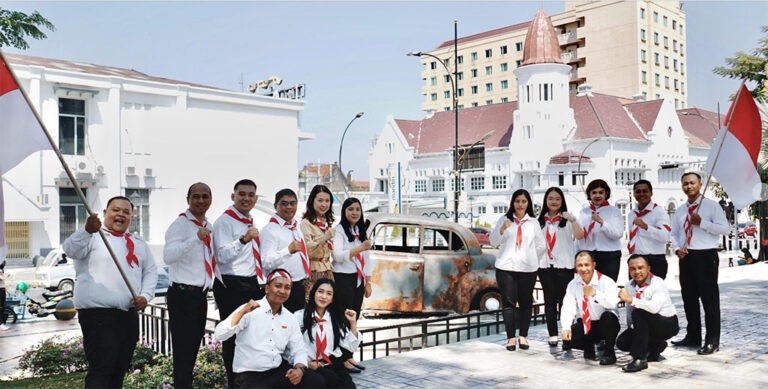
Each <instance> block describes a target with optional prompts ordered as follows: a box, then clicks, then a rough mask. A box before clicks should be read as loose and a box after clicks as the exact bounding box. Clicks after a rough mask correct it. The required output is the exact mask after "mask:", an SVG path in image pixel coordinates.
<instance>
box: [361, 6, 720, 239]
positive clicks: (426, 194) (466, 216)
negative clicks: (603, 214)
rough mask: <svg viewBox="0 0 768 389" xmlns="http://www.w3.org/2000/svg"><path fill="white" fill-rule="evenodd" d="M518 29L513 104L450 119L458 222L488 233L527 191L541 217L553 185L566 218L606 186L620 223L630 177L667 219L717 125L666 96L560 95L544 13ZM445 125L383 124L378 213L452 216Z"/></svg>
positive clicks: (562, 83) (377, 155)
mask: <svg viewBox="0 0 768 389" xmlns="http://www.w3.org/2000/svg"><path fill="white" fill-rule="evenodd" d="M528 25H529V29H530V30H534V31H540V32H541V33H540V34H528V37H527V38H526V40H525V45H527V46H528V49H527V50H525V55H524V56H523V59H522V61H523V62H522V63H521V66H520V67H519V68H517V69H516V70H515V72H514V75H515V76H516V85H517V87H516V88H515V91H516V96H514V97H515V98H514V101H510V102H507V103H497V104H490V105H482V106H478V107H470V108H465V109H462V110H459V139H458V144H459V145H460V146H459V149H460V155H466V156H467V160H466V161H463V163H462V164H461V166H462V170H461V184H460V185H461V202H460V209H459V211H460V213H461V220H462V221H463V222H465V223H466V222H471V223H485V224H492V223H494V222H495V221H496V220H497V219H498V218H499V217H500V216H501V214H503V213H505V212H506V210H507V207H508V206H509V202H510V197H511V195H512V193H513V191H514V190H516V189H518V188H523V189H527V190H528V191H529V192H531V194H532V196H533V201H534V203H535V206H536V207H540V206H541V205H542V204H543V194H544V192H545V190H546V189H547V188H549V187H550V186H559V187H560V188H561V189H563V191H564V192H565V194H566V202H567V204H568V207H569V209H571V210H573V211H575V210H577V209H579V208H580V207H582V206H584V205H585V204H586V203H587V197H586V194H585V193H584V190H585V188H586V185H587V183H589V181H591V180H593V179H597V178H601V179H604V180H606V181H607V182H608V183H609V185H610V186H611V187H612V188H613V191H612V196H611V202H612V203H615V204H616V205H617V206H618V207H619V208H620V209H621V210H622V212H624V213H625V214H626V213H627V212H628V210H629V209H631V206H632V202H633V199H632V198H631V195H630V192H631V187H632V184H633V183H634V182H636V181H637V180H639V179H647V180H650V181H651V182H652V183H653V185H654V201H655V202H656V203H657V204H659V206H664V207H665V209H667V210H668V211H669V212H673V211H674V209H675V208H676V206H677V205H679V204H681V203H682V202H683V201H684V195H683V193H682V192H681V190H680V176H681V175H682V173H683V172H684V171H699V172H701V171H702V170H703V167H704V164H705V160H706V158H707V155H708V152H709V149H710V145H711V143H712V142H713V141H714V138H715V136H716V133H717V130H718V128H719V124H718V119H717V115H716V114H715V113H712V112H708V111H704V110H700V109H696V108H690V109H676V107H675V102H674V100H673V99H672V98H669V97H666V98H660V99H654V100H650V101H645V100H643V99H642V98H641V97H640V96H638V97H637V98H636V99H632V98H627V97H621V96H615V95H611V94H606V93H597V92H593V90H592V88H591V87H590V86H589V85H588V84H582V85H579V88H578V91H576V92H573V91H570V88H569V86H568V85H569V84H570V81H569V75H568V73H569V69H568V66H567V64H566V63H565V62H566V61H563V60H562V57H561V56H559V55H557V54H555V55H553V54H552V53H556V52H557V51H558V49H559V47H558V46H559V45H558V42H557V31H556V29H555V28H554V27H553V26H552V24H551V22H550V20H549V18H548V17H547V16H546V14H544V12H543V11H539V13H537V14H536V16H535V17H534V19H533V21H532V22H530V23H529V24H528ZM453 117H454V115H453V112H447V111H439V112H433V113H430V112H428V113H427V117H426V118H424V119H421V120H402V119H395V118H393V117H390V118H388V120H387V122H386V123H385V125H384V128H383V129H382V132H381V133H380V135H379V136H378V138H377V140H376V142H375V144H374V146H373V148H372V149H371V152H370V156H369V169H370V171H369V175H370V185H371V190H372V191H373V192H378V193H379V194H380V197H379V205H380V207H388V209H389V211H390V212H392V211H395V210H397V209H396V208H394V207H393V206H392V204H393V200H392V199H395V198H399V199H400V201H399V204H400V205H399V211H401V212H410V213H423V212H422V210H421V208H422V207H435V206H443V207H444V209H447V210H448V213H450V210H452V207H451V202H450V199H452V197H453V191H454V188H453V177H455V175H454V174H455V172H453V171H452V166H453V159H452V158H453V157H452V153H453V147H454V146H453V145H454V139H453V136H452V134H453V125H454V121H453V120H454V119H453ZM449 134H451V136H448V135H449ZM397 166H399V167H400V168H399V169H398V167H397ZM398 176H399V177H400V178H399V179H398V180H397V181H394V180H395V179H396V177H398Z"/></svg>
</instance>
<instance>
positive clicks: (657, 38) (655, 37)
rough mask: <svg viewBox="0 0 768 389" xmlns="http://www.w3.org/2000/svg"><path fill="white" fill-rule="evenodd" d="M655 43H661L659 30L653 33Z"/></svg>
mask: <svg viewBox="0 0 768 389" xmlns="http://www.w3.org/2000/svg"><path fill="white" fill-rule="evenodd" d="M653 43H654V44H656V45H658V44H659V33H658V32H654V33H653Z"/></svg>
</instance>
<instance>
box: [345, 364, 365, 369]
mask: <svg viewBox="0 0 768 389" xmlns="http://www.w3.org/2000/svg"><path fill="white" fill-rule="evenodd" d="M349 364H350V365H352V366H354V367H356V368H358V369H360V370H365V366H363V364H362V363H360V362H358V363H354V362H350V363H349Z"/></svg>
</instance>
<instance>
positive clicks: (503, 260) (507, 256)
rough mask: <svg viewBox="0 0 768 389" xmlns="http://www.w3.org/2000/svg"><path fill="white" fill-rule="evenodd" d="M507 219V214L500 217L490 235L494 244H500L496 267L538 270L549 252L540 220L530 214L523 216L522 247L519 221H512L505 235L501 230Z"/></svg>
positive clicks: (522, 270) (509, 269)
mask: <svg viewBox="0 0 768 389" xmlns="http://www.w3.org/2000/svg"><path fill="white" fill-rule="evenodd" d="M507 220H509V219H508V218H507V216H506V215H504V216H502V217H501V218H499V221H497V222H496V226H495V227H494V228H493V231H492V232H491V236H490V240H491V245H492V246H499V245H500V246H499V251H498V252H497V253H496V263H495V266H496V268H497V269H501V270H506V271H518V272H527V273H530V272H535V271H537V270H538V269H539V260H540V258H541V257H542V256H543V255H546V252H547V242H546V241H545V240H544V234H543V233H542V232H541V227H539V221H538V220H536V219H534V218H532V217H530V216H528V215H525V216H524V217H523V219H522V220H521V222H522V223H523V224H522V226H521V230H522V233H523V238H522V242H521V245H520V247H517V245H516V240H517V228H518V224H517V223H515V222H514V221H512V224H510V226H509V227H508V228H507V229H506V230H504V234H503V235H502V234H501V232H500V231H501V226H502V225H503V224H504V222H505V221H507Z"/></svg>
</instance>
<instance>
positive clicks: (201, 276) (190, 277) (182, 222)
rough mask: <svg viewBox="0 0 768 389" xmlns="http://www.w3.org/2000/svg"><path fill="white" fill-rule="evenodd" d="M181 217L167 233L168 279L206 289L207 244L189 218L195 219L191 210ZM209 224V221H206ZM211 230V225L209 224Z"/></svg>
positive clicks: (164, 252) (164, 256)
mask: <svg viewBox="0 0 768 389" xmlns="http://www.w3.org/2000/svg"><path fill="white" fill-rule="evenodd" d="M185 213H186V216H179V217H177V218H176V220H174V221H173V223H171V225H170V226H169V227H168V230H167V231H165V247H164V248H163V261H164V262H165V264H166V265H168V278H169V279H170V281H171V282H173V283H176V284H186V285H192V286H199V287H201V288H202V287H205V286H206V285H207V282H208V273H207V272H206V271H205V258H206V250H207V248H206V247H205V243H203V241H202V240H200V238H199V237H198V236H197V232H198V231H199V230H200V227H198V226H197V225H195V223H192V222H191V221H190V220H189V219H187V218H188V217H189V218H193V219H194V218H195V217H194V216H193V215H192V214H191V213H190V212H189V210H187V211H186V212H185ZM206 223H207V220H206ZM208 228H209V229H210V228H211V227H210V224H209V227H208Z"/></svg>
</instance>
